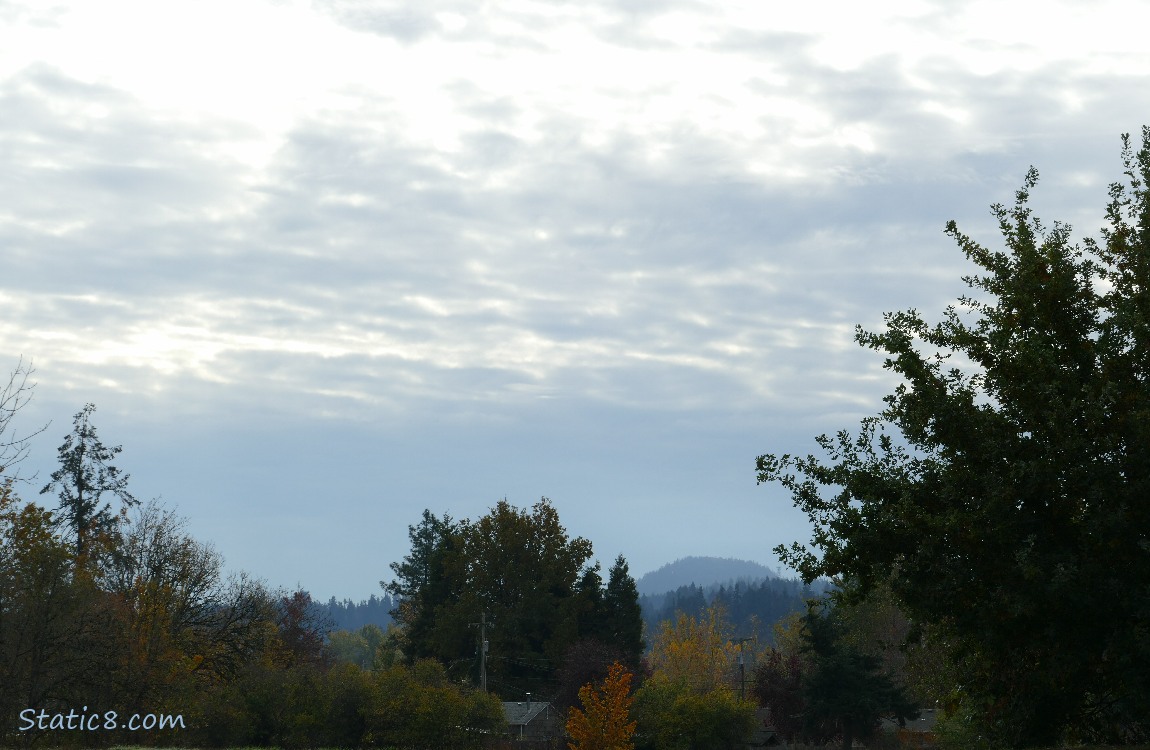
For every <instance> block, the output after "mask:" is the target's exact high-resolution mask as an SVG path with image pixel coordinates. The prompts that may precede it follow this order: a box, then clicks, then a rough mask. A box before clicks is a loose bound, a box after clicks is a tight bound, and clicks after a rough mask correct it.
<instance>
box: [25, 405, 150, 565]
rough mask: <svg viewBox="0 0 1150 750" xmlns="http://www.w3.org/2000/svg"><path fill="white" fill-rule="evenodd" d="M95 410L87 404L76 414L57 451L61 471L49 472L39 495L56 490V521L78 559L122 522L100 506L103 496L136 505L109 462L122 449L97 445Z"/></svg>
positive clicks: (124, 481)
mask: <svg viewBox="0 0 1150 750" xmlns="http://www.w3.org/2000/svg"><path fill="white" fill-rule="evenodd" d="M94 411H96V406H95V405H94V404H86V405H85V406H84V408H83V409H81V410H80V411H79V412H77V413H76V416H75V417H74V418H73V421H72V423H73V428H72V432H71V433H70V434H68V435H67V436H66V437H65V438H64V442H63V443H62V444H61V445H60V448H59V455H60V468H59V469H57V470H56V471H54V472H52V481H51V482H49V483H48V484H46V485H44V488H43V489H41V490H40V494H41V495H43V494H45V493H48V492H51V491H52V490H58V492H59V497H60V515H59V521H60V523H62V524H64V525H65V526H67V528H68V529H69V531H70V532H71V535H72V538H73V541H74V544H75V548H76V557H77V559H81V558H83V557H85V556H86V554H87V553H88V551H89V546H90V543H91V540H92V539H93V538H95V537H97V536H99V535H101V534H104V535H108V534H114V533H116V531H117V528H118V526H119V523H120V521H121V520H122V518H121V517H120V516H117V515H116V514H114V513H112V506H111V504H110V503H104V505H103V506H102V507H101V505H100V500H101V498H102V497H103V496H104V494H105V493H108V494H112V495H115V496H116V497H118V498H119V499H120V502H121V503H122V504H123V506H124V507H125V508H127V507H128V506H132V505H139V501H138V500H137V499H136V498H135V497H133V496H132V493H130V492H128V475H127V474H123V475H121V474H120V470H119V469H117V468H116V467H115V466H113V465H112V464H111V463H110V462H111V460H112V459H113V458H115V457H116V456H117V455H118V454H119V453H120V451H122V450H123V448H121V447H120V446H118V445H117V446H115V447H113V448H108V447H106V446H105V445H104V444H103V443H102V442H100V438H99V437H98V436H97V435H96V428H95V426H94V425H93V424H92V412H94Z"/></svg>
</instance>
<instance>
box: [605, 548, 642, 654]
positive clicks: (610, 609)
mask: <svg viewBox="0 0 1150 750" xmlns="http://www.w3.org/2000/svg"><path fill="white" fill-rule="evenodd" d="M603 607H604V614H605V620H606V634H605V638H604V640H605V641H606V642H607V643H609V644H611V645H612V646H614V647H615V648H617V649H619V651H620V652H622V654H623V658H622V659H621V662H622V663H623V664H624V665H625V666H627V667H628V668H630V669H632V670H635V669H637V668H638V666H639V662H640V660H641V659H642V657H643V649H644V648H645V644H644V643H643V610H642V609H641V608H640V607H639V589H638V588H637V587H636V586H635V579H634V578H632V577H631V572H630V569H629V568H628V566H627V561H626V560H625V559H624V558H623V556H622V555H619V556H618V557H616V558H615V564H614V565H612V566H611V570H610V573H609V576H608V578H607V590H606V592H605V593H604V596H603Z"/></svg>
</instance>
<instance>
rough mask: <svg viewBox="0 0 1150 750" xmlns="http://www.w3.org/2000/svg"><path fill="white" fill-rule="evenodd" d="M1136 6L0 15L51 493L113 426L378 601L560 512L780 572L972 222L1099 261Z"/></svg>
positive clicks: (947, 293)
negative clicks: (447, 519)
mask: <svg viewBox="0 0 1150 750" xmlns="http://www.w3.org/2000/svg"><path fill="white" fill-rule="evenodd" d="M1147 21H1150V10H1148V9H1147V6H1146V4H1145V3H1142V2H1125V3H1124V2H1111V3H1108V2H1094V3H1081V2H1073V3H1068V2H1046V3H1043V4H1042V5H1041V7H1040V9H1038V6H1036V5H1035V4H1033V3H1001V2H969V3H960V2H883V3H858V2H823V3H781V2H780V3H775V2H762V1H761V0H758V1H749V2H729V1H727V0H668V1H667V2H659V1H658V0H631V1H624V0H620V1H618V2H608V1H607V0H583V1H582V2H577V3H576V2H571V3H561V2H555V1H554V0H549V1H534V0H505V1H503V2H498V3H489V2H474V1H473V0H444V1H443V2H428V1H427V0H422V1H421V2H403V1H401V0H314V1H312V2H308V1H306V0H164V2H157V1H156V0H137V1H135V2H132V1H129V0H106V1H105V2H100V3H93V2H80V1H79V0H64V1H63V2H21V1H20V0H0V195H3V201H0V310H2V313H0V342H2V349H0V358H2V360H3V361H0V369H2V370H7V371H10V370H11V369H12V368H14V367H15V366H16V364H17V362H18V361H19V358H20V357H21V356H23V357H24V360H25V362H27V361H28V360H32V361H33V363H34V365H35V368H36V371H37V372H36V375H35V380H37V381H38V383H39V385H38V387H37V389H36V398H35V401H34V402H33V403H32V405H31V406H29V407H28V408H27V409H25V411H24V413H23V414H21V415H20V419H19V423H18V425H17V427H18V430H24V431H28V430H31V429H34V428H35V427H38V426H39V425H40V424H42V423H43V422H45V421H47V420H51V425H50V426H49V428H48V430H47V431H46V432H45V433H43V434H42V435H40V436H38V437H37V438H36V439H35V440H34V442H33V444H32V454H31V456H30V457H29V459H28V460H27V461H26V463H25V466H24V473H26V474H27V473H30V472H33V471H36V470H39V472H40V479H41V481H40V482H38V483H36V484H34V485H25V486H24V487H23V488H22V489H21V490H20V492H21V494H22V496H24V497H25V498H26V499H39V500H41V501H43V502H45V503H48V504H50V505H51V504H53V501H52V500H50V499H49V497H48V496H45V497H42V498H40V497H38V496H37V491H38V490H39V487H40V485H42V484H43V483H44V481H43V480H45V479H46V477H47V475H48V474H49V473H50V472H51V471H52V470H53V468H54V466H55V461H56V448H57V446H58V445H59V444H60V443H61V442H62V440H63V437H64V435H65V434H66V433H67V432H68V431H69V430H70V429H71V424H72V423H71V418H72V415H73V414H75V413H76V412H77V411H79V410H80V408H81V407H83V405H84V404H85V403H86V402H92V403H95V404H96V405H97V412H96V414H95V415H94V419H93V421H94V423H95V424H96V426H97V428H98V429H99V432H100V436H101V438H102V439H103V440H104V442H105V443H107V444H119V445H123V448H124V450H123V453H122V454H121V455H120V456H119V459H118V465H119V466H120V468H121V469H123V470H125V471H127V472H130V473H131V476H132V482H131V488H132V490H133V491H134V493H135V494H136V496H137V497H140V498H142V499H148V498H153V497H160V498H162V500H163V502H164V503H165V504H166V505H168V506H170V507H175V508H177V509H178V511H179V512H180V513H181V514H182V515H184V516H186V517H187V518H188V528H189V530H190V531H191V532H192V533H193V534H194V535H195V536H196V537H197V538H200V539H202V540H206V541H210V542H211V543H212V544H213V545H215V547H216V549H217V550H218V551H219V552H220V553H221V554H222V555H223V556H224V558H225V559H226V561H227V565H228V567H229V568H230V569H233V570H241V569H242V570H246V571H248V572H250V573H252V574H254V575H256V576H258V577H260V578H264V579H266V580H267V581H268V583H269V584H270V585H272V586H288V587H294V586H296V585H300V586H303V587H304V588H306V589H308V590H310V591H311V592H312V593H313V595H315V596H317V597H319V598H324V599H326V598H327V597H329V596H332V595H334V596H337V597H339V598H343V597H351V598H354V599H360V598H365V597H367V596H368V595H369V594H372V593H379V586H378V582H379V581H380V580H381V579H389V578H390V577H391V574H390V571H389V568H388V564H389V563H390V562H392V561H395V560H398V559H400V558H402V557H403V555H404V554H406V552H407V550H408V546H407V526H408V525H410V524H414V523H416V522H417V521H418V520H419V517H420V513H421V511H422V510H423V509H424V508H429V509H431V510H432V511H433V512H435V513H437V514H442V513H445V512H447V513H450V514H451V515H452V516H454V517H457V518H463V517H466V518H472V519H475V518H478V517H479V516H481V515H483V514H484V513H485V512H487V510H488V509H489V508H490V507H491V506H492V505H494V504H495V502H496V501H497V500H499V499H500V498H503V497H506V498H507V499H508V500H509V501H510V502H511V503H513V504H515V505H518V506H529V505H531V504H532V503H534V502H535V501H537V500H538V499H539V497H540V496H544V495H546V496H548V497H550V498H551V499H552V501H553V502H554V504H555V506H556V507H557V509H558V511H559V514H560V518H561V519H562V520H563V521H564V523H565V525H566V527H567V529H568V531H569V532H570V533H571V534H573V535H580V536H584V537H586V538H588V539H590V540H591V542H592V543H593V544H594V548H595V552H596V556H597V557H598V559H599V560H601V561H602V562H603V563H604V566H605V567H606V566H608V565H609V564H610V562H611V561H612V560H613V559H614V557H615V556H616V555H617V554H620V553H622V554H624V555H625V556H626V557H627V559H628V560H629V561H630V563H631V569H632V572H633V573H634V574H635V575H636V576H638V575H640V574H642V573H644V572H647V571H649V570H652V569H654V568H657V567H659V566H660V565H662V564H664V563H667V562H670V561H672V560H674V559H676V558H679V557H683V556H686V555H719V556H730V557H740V558H746V559H751V560H757V561H760V562H763V563H767V564H770V565H774V564H775V560H774V558H773V556H772V555H771V553H770V548H771V547H773V546H774V545H776V544H779V543H789V542H791V541H794V540H805V539H807V538H808V535H809V528H808V526H807V524H806V520H805V518H804V517H803V516H802V515H801V514H800V513H799V512H798V511H796V510H795V509H793V508H792V507H791V503H790V500H789V498H788V497H787V496H786V494H785V493H784V492H782V491H781V490H780V489H779V488H777V487H768V486H756V482H755V458H756V456H758V455H759V454H762V453H768V452H791V453H806V452H808V451H811V450H813V449H814V448H815V444H814V440H813V438H814V436H816V435H818V434H819V433H823V432H834V431H837V430H839V429H842V428H851V429H853V428H855V427H857V424H858V421H859V419H861V418H862V417H864V416H867V415H869V414H873V413H876V412H877V411H878V410H879V409H880V408H881V407H882V403H881V397H882V396H883V395H884V394H885V393H888V392H889V391H890V390H891V389H892V388H893V387H894V384H895V382H896V381H894V380H893V379H892V377H891V376H890V375H889V374H888V373H886V372H885V371H884V370H883V369H882V359H881V357H880V356H879V355H876V354H874V353H873V352H867V351H864V350H862V349H860V348H859V347H858V346H857V345H856V344H855V343H854V342H853V333H854V326H855V325H856V324H862V325H863V326H864V327H866V328H869V329H879V328H881V325H882V313H883V312H886V311H895V310H903V309H908V308H917V309H919V310H920V311H922V312H923V314H924V315H926V316H927V318H928V319H937V317H938V316H939V314H940V313H941V311H942V310H943V309H944V308H945V307H946V305H947V304H949V303H950V302H952V301H954V300H955V299H956V298H957V296H958V295H960V294H961V293H962V292H963V291H964V290H965V287H964V285H963V284H962V282H961V281H960V276H961V275H962V274H964V273H968V272H969V271H970V270H971V269H970V267H969V266H967V265H966V261H965V260H964V258H963V257H962V255H961V253H960V252H959V250H958V249H957V248H956V247H955V246H954V244H953V243H952V242H951V241H950V240H948V238H946V237H945V236H944V235H943V232H942V230H943V226H944V224H945V222H946V221H947V220H948V219H952V218H953V219H955V220H957V221H958V222H959V226H960V228H961V229H962V230H963V231H965V232H966V233H968V234H971V235H973V236H974V237H975V238H976V239H978V240H980V241H982V242H983V243H984V244H987V245H995V246H1000V245H999V243H998V236H997V233H996V231H995V225H994V222H993V220H992V218H991V216H990V213H989V209H988V206H989V205H990V204H991V203H994V202H999V201H1001V202H1006V203H1009V202H1010V201H1011V200H1012V197H1013V192H1014V190H1015V189H1017V188H1018V187H1019V186H1020V185H1021V182H1022V179H1023V176H1024V175H1025V172H1026V169H1027V167H1028V166H1029V165H1031V164H1033V165H1035V166H1036V167H1037V168H1038V169H1039V172H1040V174H1041V175H1042V178H1041V181H1040V183H1039V186H1038V188H1037V190H1036V191H1035V193H1034V205H1035V207H1036V210H1037V211H1038V213H1039V214H1040V215H1042V216H1043V217H1044V218H1046V219H1047V221H1048V223H1049V222H1050V221H1052V220H1053V219H1055V218H1057V219H1061V220H1063V221H1066V222H1069V223H1071V224H1073V225H1074V227H1075V235H1076V236H1077V237H1079V238H1081V237H1082V236H1092V235H1096V234H1097V230H1098V228H1099V227H1100V226H1101V225H1102V223H1103V217H1104V211H1103V209H1104V207H1105V203H1106V201H1107V196H1106V186H1107V185H1108V184H1109V183H1110V182H1112V181H1114V180H1116V179H1118V178H1119V177H1120V176H1121V163H1120V160H1119V148H1120V141H1119V135H1120V134H1121V133H1122V132H1133V133H1135V138H1137V133H1138V131H1139V130H1140V128H1141V126H1142V124H1144V123H1147V122H1148V121H1150V114H1148V113H1150V55H1148V54H1147V52H1146V41H1145V29H1146V26H1147Z"/></svg>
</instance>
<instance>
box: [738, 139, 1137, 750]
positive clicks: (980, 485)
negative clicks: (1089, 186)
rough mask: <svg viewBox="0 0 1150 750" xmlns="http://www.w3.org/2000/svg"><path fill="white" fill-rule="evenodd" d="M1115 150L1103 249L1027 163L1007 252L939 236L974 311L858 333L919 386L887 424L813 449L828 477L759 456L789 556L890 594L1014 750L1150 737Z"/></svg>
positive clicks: (1122, 193) (1131, 343)
mask: <svg viewBox="0 0 1150 750" xmlns="http://www.w3.org/2000/svg"><path fill="white" fill-rule="evenodd" d="M1123 143H1124V147H1123V162H1124V164H1125V167H1126V171H1125V174H1126V176H1127V178H1128V185H1122V184H1114V185H1112V186H1111V189H1110V203H1109V205H1108V207H1107V219H1108V223H1109V227H1108V228H1105V229H1103V230H1102V242H1101V243H1099V242H1095V241H1093V240H1086V241H1085V242H1084V244H1085V249H1083V248H1080V247H1078V246H1076V245H1073V244H1072V243H1071V241H1070V229H1069V227H1067V226H1065V225H1063V224H1060V223H1055V224H1054V225H1053V227H1051V228H1049V229H1048V228H1046V227H1044V226H1043V224H1042V223H1041V222H1039V220H1038V219H1037V218H1036V217H1035V216H1033V215H1032V213H1031V210H1030V208H1029V207H1028V206H1027V202H1028V200H1029V195H1030V191H1031V189H1032V188H1033V187H1034V185H1035V184H1036V182H1037V172H1035V171H1034V170H1033V169H1032V170H1031V171H1030V172H1029V173H1028V174H1027V176H1026V180H1025V182H1024V185H1023V188H1022V189H1021V190H1019V191H1018V193H1017V196H1016V200H1015V204H1014V206H1013V207H1011V208H1006V207H1004V206H1001V205H996V206H994V209H993V210H994V214H995V216H996V217H997V218H998V221H999V226H1000V229H1001V232H1002V236H1003V239H1004V243H1005V246H1006V250H1005V251H991V250H988V249H986V248H983V247H982V246H980V245H979V244H977V243H976V242H974V241H973V240H972V239H971V238H969V237H967V236H966V235H964V234H962V233H960V232H959V231H958V228H957V227H956V225H955V224H954V223H953V222H951V223H949V224H948V225H947V228H946V233H947V234H948V235H949V236H950V237H952V238H953V239H954V240H955V241H956V242H957V243H958V245H959V247H960V248H961V249H962V251H963V252H964V254H965V255H966V256H967V258H969V259H970V260H971V261H972V262H973V263H975V264H976V265H977V266H978V268H979V269H980V272H979V274H977V275H971V276H969V277H966V279H965V280H966V282H967V283H968V285H969V286H970V287H971V288H972V289H973V290H974V291H975V296H974V297H971V298H962V299H961V300H960V304H959V307H958V308H956V307H950V308H948V309H947V310H946V312H945V314H944V316H943V320H942V322H941V323H938V324H936V325H930V324H928V323H927V322H926V321H925V320H924V319H923V318H922V317H920V316H919V314H918V313H917V312H915V311H913V310H912V311H908V312H900V313H894V314H888V315H887V316H886V322H887V328H886V331H885V332H882V333H869V332H865V331H863V330H861V329H859V330H858V331H857V334H856V339H857V341H858V342H859V343H860V344H861V345H863V346H866V347H868V348H871V349H874V350H876V351H880V352H883V353H885V354H886V357H887V359H886V367H887V368H888V369H890V370H892V371H894V372H896V373H898V374H899V375H901V376H902V377H903V378H904V379H905V381H906V382H904V383H903V384H901V385H899V386H898V387H897V389H896V390H895V392H894V393H893V394H891V395H890V396H887V397H886V399H885V401H886V404H887V408H886V409H885V411H883V412H882V414H881V415H880V416H879V417H875V418H871V419H868V420H866V421H864V422H863V425H862V428H861V431H860V434H859V435H858V436H856V437H852V436H851V435H850V434H848V433H847V432H845V431H843V432H840V433H838V435H837V436H836V437H835V438H828V437H826V436H822V437H820V438H819V439H818V442H819V444H820V446H821V447H822V448H823V449H824V451H826V453H827V455H828V456H829V462H828V463H824V462H823V461H822V460H820V459H818V458H816V457H814V456H807V457H806V458H796V457H793V456H790V455H783V456H778V457H777V456H773V455H766V456H761V457H760V458H759V461H758V469H759V479H760V481H778V482H780V483H782V484H783V486H785V487H787V488H788V489H789V490H790V491H791V493H792V495H793V497H794V501H795V503H796V505H798V506H799V507H801V508H802V509H803V510H805V511H806V512H807V513H808V515H809V516H810V518H811V519H812V521H813V522H814V524H815V532H814V537H813V539H812V542H811V543H812V546H813V547H814V549H815V551H816V552H815V553H812V552H810V551H808V550H806V549H804V548H803V547H801V546H800V545H797V544H796V545H795V546H793V547H792V548H791V549H789V550H786V549H781V548H780V549H779V550H777V551H778V552H779V553H780V554H781V555H782V556H783V558H784V560H785V561H786V562H787V563H788V564H791V565H793V566H795V567H797V568H798V569H799V570H800V571H801V572H802V574H803V575H804V577H805V578H806V579H807V580H812V579H813V578H814V577H816V576H820V575H825V576H843V577H844V578H845V579H847V580H848V581H850V583H851V590H852V592H854V593H852V594H851V595H852V596H858V597H865V596H866V595H867V594H868V593H869V592H870V591H872V590H873V589H874V588H875V587H876V586H877V585H879V584H880V583H883V582H886V581H888V580H889V582H890V585H891V591H892V593H893V596H894V598H895V600H896V601H897V603H898V605H899V607H900V608H901V609H902V610H903V611H904V612H905V613H906V614H907V615H908V617H909V618H910V619H911V621H912V622H917V623H920V624H924V625H929V626H931V628H932V631H933V633H934V634H935V636H936V638H937V639H938V640H939V642H943V643H946V644H948V647H949V650H950V661H951V664H952V666H953V667H954V668H955V670H956V676H957V679H958V683H959V684H958V685H956V688H959V687H960V688H961V689H960V690H959V691H958V693H957V695H958V698H959V705H960V708H961V710H962V711H963V712H964V714H965V715H966V716H967V717H968V718H969V720H970V721H971V722H973V723H974V724H976V725H977V726H978V727H979V728H980V729H979V731H980V732H981V733H982V734H983V735H984V736H987V737H990V738H992V740H994V741H995V742H1000V743H1004V744H1008V745H1012V746H1030V745H1052V744H1056V743H1058V742H1060V741H1063V740H1066V739H1082V740H1089V741H1110V742H1129V741H1137V740H1142V741H1144V740H1145V739H1146V738H1147V737H1150V635H1148V633H1150V541H1148V537H1147V529H1150V503H1147V502H1146V498H1147V496H1148V494H1150V193H1148V192H1147V182H1148V181H1150V128H1144V129H1143V146H1142V148H1141V150H1139V151H1138V152H1137V153H1134V152H1133V150H1132V148H1131V147H1130V143H1129V138H1128V137H1126V136H1124V137H1123ZM896 435H897V438H898V439H896ZM823 488H826V489H827V490H828V491H829V492H830V493H831V494H830V496H824V495H823V494H822V490H823Z"/></svg>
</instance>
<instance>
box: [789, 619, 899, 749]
mask: <svg viewBox="0 0 1150 750" xmlns="http://www.w3.org/2000/svg"><path fill="white" fill-rule="evenodd" d="M803 626H804V628H803V641H804V643H803V651H804V652H805V653H807V654H809V655H810V657H811V669H810V672H809V673H808V674H806V675H804V676H803V679H802V700H803V709H802V720H803V732H804V734H805V735H806V736H807V738H808V739H812V740H814V741H815V742H825V741H826V740H828V739H830V738H831V737H834V736H839V737H841V739H842V745H843V748H844V750H850V747H851V743H852V742H853V741H854V740H856V739H858V740H861V741H863V742H864V743H866V742H868V741H870V740H871V738H872V737H873V736H874V734H875V732H876V731H878V729H879V720H880V719H881V718H883V717H890V718H894V719H897V720H898V721H899V723H900V724H902V723H903V722H904V721H905V720H906V719H913V718H917V717H918V708H917V706H915V705H914V704H913V703H912V702H911V701H910V699H909V698H908V697H907V696H906V694H905V692H904V691H903V690H902V689H901V688H899V687H898V686H896V685H895V684H894V683H893V682H892V681H891V678H890V677H889V676H888V675H887V674H885V673H883V672H882V671H881V660H880V659H879V658H878V657H877V656H872V655H870V654H864V653H862V652H860V651H859V650H858V649H856V648H854V647H853V646H851V645H849V644H848V643H846V642H845V639H844V635H845V633H844V628H843V625H842V624H841V623H840V622H838V620H837V618H836V617H835V615H834V614H833V613H831V614H829V615H823V614H821V613H819V611H818V610H817V608H816V607H811V609H810V610H809V611H808V612H807V615H806V617H805V618H804V619H803Z"/></svg>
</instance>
